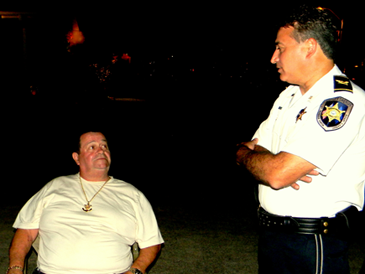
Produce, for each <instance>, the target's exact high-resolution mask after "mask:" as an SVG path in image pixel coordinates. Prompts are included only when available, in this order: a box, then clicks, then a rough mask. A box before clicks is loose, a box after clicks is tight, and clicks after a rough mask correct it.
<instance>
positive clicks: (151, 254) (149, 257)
mask: <svg viewBox="0 0 365 274" xmlns="http://www.w3.org/2000/svg"><path fill="white" fill-rule="evenodd" d="M160 250H161V245H154V246H150V247H146V248H142V249H140V251H139V256H138V258H137V259H136V260H135V261H134V262H133V264H132V267H133V268H137V269H139V270H141V271H142V272H143V273H145V272H146V269H147V267H148V266H149V265H150V264H151V263H152V262H153V261H154V260H155V259H156V257H157V254H158V253H159V252H160ZM129 273H131V272H130V271H127V272H126V274H129Z"/></svg>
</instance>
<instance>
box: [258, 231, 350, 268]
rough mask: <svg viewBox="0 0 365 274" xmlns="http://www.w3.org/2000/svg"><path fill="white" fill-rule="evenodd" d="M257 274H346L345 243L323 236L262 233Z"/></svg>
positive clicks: (347, 265)
mask: <svg viewBox="0 0 365 274" xmlns="http://www.w3.org/2000/svg"><path fill="white" fill-rule="evenodd" d="M258 261H259V274H266V273H270V274H274V273H280V274H289V273H290V274H294V273H295V274H300V273H303V274H312V273H313V274H317V273H318V274H335V273H339V274H348V273H350V267H349V263H348V241H347V240H345V239H337V238H334V237H329V236H326V235H318V234H298V233H285V232H276V231H267V230H261V231H260V236H259V252H258Z"/></svg>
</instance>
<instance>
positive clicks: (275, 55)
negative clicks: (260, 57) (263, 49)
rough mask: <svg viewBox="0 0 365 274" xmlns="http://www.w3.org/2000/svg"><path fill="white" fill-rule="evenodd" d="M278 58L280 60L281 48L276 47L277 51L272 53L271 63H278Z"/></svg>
mask: <svg viewBox="0 0 365 274" xmlns="http://www.w3.org/2000/svg"><path fill="white" fill-rule="evenodd" d="M278 60H279V50H278V49H276V50H275V51H274V54H273V55H272V57H271V60H270V62H271V64H274V65H275V64H276V63H277V62H278Z"/></svg>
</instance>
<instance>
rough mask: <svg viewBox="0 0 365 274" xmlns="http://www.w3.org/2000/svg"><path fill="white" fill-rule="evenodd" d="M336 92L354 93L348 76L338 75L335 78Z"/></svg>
mask: <svg viewBox="0 0 365 274" xmlns="http://www.w3.org/2000/svg"><path fill="white" fill-rule="evenodd" d="M333 81H334V91H335V92H339V91H347V92H351V93H352V84H351V81H350V79H349V78H347V77H346V76H341V75H336V76H334V77H333Z"/></svg>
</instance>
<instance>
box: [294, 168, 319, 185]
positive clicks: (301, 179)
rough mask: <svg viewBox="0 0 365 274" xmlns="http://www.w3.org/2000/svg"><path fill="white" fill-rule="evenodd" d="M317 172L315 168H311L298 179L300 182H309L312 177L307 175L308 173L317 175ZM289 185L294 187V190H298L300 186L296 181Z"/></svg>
mask: <svg viewBox="0 0 365 274" xmlns="http://www.w3.org/2000/svg"><path fill="white" fill-rule="evenodd" d="M318 174H319V172H318V171H317V170H314V169H313V170H312V171H310V172H309V173H308V174H307V175H305V176H303V177H302V178H300V179H299V180H300V181H302V182H305V183H310V182H312V177H309V176H308V175H312V176H317V175H318ZM291 187H292V188H294V189H296V190H298V189H299V188H300V187H299V185H298V184H297V183H294V184H292V185H291Z"/></svg>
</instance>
